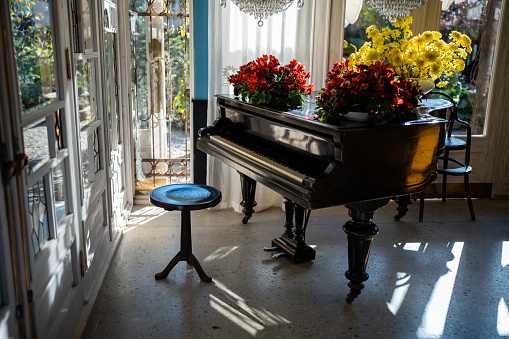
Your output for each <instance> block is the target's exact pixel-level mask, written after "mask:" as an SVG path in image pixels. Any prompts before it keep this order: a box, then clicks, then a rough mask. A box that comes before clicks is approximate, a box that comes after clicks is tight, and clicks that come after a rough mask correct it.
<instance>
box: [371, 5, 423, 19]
mask: <svg viewBox="0 0 509 339" xmlns="http://www.w3.org/2000/svg"><path fill="white" fill-rule="evenodd" d="M364 2H365V3H366V5H368V6H370V7H371V8H373V9H374V10H375V11H377V12H378V13H379V14H380V15H383V16H386V17H387V18H389V21H391V22H394V21H396V19H397V18H398V17H404V16H407V15H408V13H410V12H411V11H413V10H414V9H417V8H419V7H421V6H422V5H423V4H424V3H425V2H426V0H364Z"/></svg>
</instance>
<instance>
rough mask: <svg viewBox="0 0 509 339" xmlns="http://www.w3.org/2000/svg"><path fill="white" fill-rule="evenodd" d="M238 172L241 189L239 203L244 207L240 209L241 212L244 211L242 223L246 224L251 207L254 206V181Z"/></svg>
mask: <svg viewBox="0 0 509 339" xmlns="http://www.w3.org/2000/svg"><path fill="white" fill-rule="evenodd" d="M239 174H240V187H241V189H242V201H241V203H240V206H242V207H244V208H243V209H242V212H243V213H244V218H243V219H242V223H243V224H247V222H248V221H249V219H250V218H251V216H252V215H253V213H254V209H253V207H255V206H256V201H254V197H255V193H256V181H255V180H253V179H251V178H250V177H248V176H247V175H244V174H242V173H240V172H239Z"/></svg>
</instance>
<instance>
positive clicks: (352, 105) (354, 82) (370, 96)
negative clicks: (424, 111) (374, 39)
mask: <svg viewBox="0 0 509 339" xmlns="http://www.w3.org/2000/svg"><path fill="white" fill-rule="evenodd" d="M348 62H349V61H348V60H346V61H343V62H342V63H335V64H334V66H333V67H332V70H331V71H330V72H329V73H327V79H326V84H325V88H323V89H322V90H321V91H320V93H319V96H317V97H316V99H317V106H318V108H319V110H318V116H319V118H320V120H322V121H325V122H332V123H334V122H337V121H338V120H339V119H340V117H341V116H342V115H344V114H348V112H351V111H352V112H353V111H356V112H367V114H369V115H370V116H374V118H375V119H377V120H379V119H382V118H387V119H388V120H402V119H405V118H406V117H407V116H410V115H411V114H409V112H411V109H412V108H414V107H417V105H418V102H419V100H420V96H421V95H422V92H421V91H420V89H418V88H417V87H416V86H415V85H414V84H413V83H412V82H411V81H409V80H406V78H405V76H404V75H402V74H401V75H398V74H396V72H395V71H394V70H393V69H391V68H389V65H388V64H386V63H384V62H377V63H374V64H372V65H369V66H368V65H364V64H362V63H361V64H357V65H355V67H354V69H353V70H348Z"/></svg>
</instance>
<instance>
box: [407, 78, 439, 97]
mask: <svg viewBox="0 0 509 339" xmlns="http://www.w3.org/2000/svg"><path fill="white" fill-rule="evenodd" d="M412 82H413V83H414V84H416V85H420V86H421V89H422V91H423V92H424V94H427V93H429V92H431V91H432V90H433V88H435V81H434V80H433V79H432V78H413V79H412Z"/></svg>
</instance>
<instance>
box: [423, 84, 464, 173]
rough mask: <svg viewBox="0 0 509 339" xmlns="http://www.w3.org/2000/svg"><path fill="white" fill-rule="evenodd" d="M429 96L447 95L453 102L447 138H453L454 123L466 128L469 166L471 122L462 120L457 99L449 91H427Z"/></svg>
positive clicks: (448, 118)
mask: <svg viewBox="0 0 509 339" xmlns="http://www.w3.org/2000/svg"><path fill="white" fill-rule="evenodd" d="M427 95H428V96H433V95H438V96H443V97H445V98H446V99H447V100H448V101H450V102H451V104H452V109H451V110H450V114H449V116H448V117H447V120H448V123H447V138H451V136H452V131H453V129H454V124H455V123H458V124H460V125H461V126H463V128H465V131H466V133H467V136H466V144H467V145H466V149H465V165H466V166H468V165H469V164H470V142H471V140H472V131H471V129H470V124H469V123H468V122H466V121H463V120H461V119H460V118H458V108H457V107H456V101H454V99H453V98H452V97H451V96H450V95H449V94H447V93H442V92H437V91H431V92H428V93H427Z"/></svg>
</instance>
